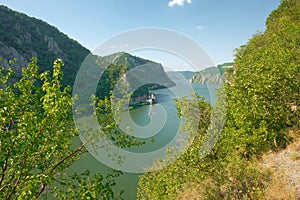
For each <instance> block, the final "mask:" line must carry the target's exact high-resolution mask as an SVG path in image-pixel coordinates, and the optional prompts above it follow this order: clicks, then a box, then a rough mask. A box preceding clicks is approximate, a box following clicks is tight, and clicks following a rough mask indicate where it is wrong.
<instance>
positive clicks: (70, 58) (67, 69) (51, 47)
mask: <svg viewBox="0 0 300 200" xmlns="http://www.w3.org/2000/svg"><path fill="white" fill-rule="evenodd" d="M88 55H89V56H88ZM87 56H88V58H89V60H88V62H89V65H94V66H95V65H97V66H98V65H99V66H100V67H101V68H103V70H105V67H106V66H108V65H109V67H110V69H106V72H105V73H104V74H103V75H104V76H106V75H109V74H110V76H109V77H108V79H107V80H104V81H103V80H102V79H101V81H102V83H101V81H100V86H99V87H98V91H99V90H101V89H102V91H101V94H102V97H103V95H106V96H107V95H109V91H110V89H112V87H110V86H111V85H112V84H113V83H115V81H116V79H117V78H120V74H121V69H125V71H128V70H131V69H133V68H135V67H137V66H141V65H144V66H145V65H146V67H148V70H146V71H147V72H146V71H144V72H142V70H139V73H138V74H136V76H132V77H131V79H137V80H139V79H140V80H142V79H143V78H145V77H147V76H148V75H149V74H156V75H157V76H156V79H155V80H154V81H153V82H154V83H155V82H158V83H163V85H165V86H167V87H169V86H172V85H174V83H173V82H172V81H171V80H170V79H169V78H168V76H166V74H165V72H164V71H163V67H162V66H161V65H160V64H158V63H155V62H153V61H150V60H146V59H143V58H139V57H136V56H133V55H130V54H128V53H124V52H119V53H116V54H112V55H108V56H103V57H100V56H95V55H92V54H91V52H90V51H89V50H88V49H86V48H85V47H83V46H81V45H80V44H79V43H78V42H77V41H75V40H73V39H71V38H69V37H68V36H67V35H66V34H64V33H62V32H60V31H59V30H58V29H57V28H55V27H53V26H51V25H49V24H47V23H46V22H44V21H42V20H39V19H36V18H33V17H29V16H27V15H25V14H23V13H19V12H16V11H13V10H11V9H9V8H7V7H5V6H1V5H0V58H1V60H0V66H2V67H5V68H8V67H10V64H9V61H10V60H13V59H14V58H17V61H16V63H15V64H14V65H12V66H11V67H12V68H13V69H14V70H15V71H16V78H15V81H16V80H18V79H19V78H20V77H21V72H22V68H23V67H26V66H27V64H28V62H30V61H31V59H32V57H37V58H38V65H39V67H40V72H42V71H46V70H49V71H50V72H51V71H52V66H53V61H54V60H55V59H57V58H60V59H62V60H63V61H64V63H65V66H64V67H63V68H62V70H63V72H64V79H63V84H64V85H71V86H72V85H73V83H74V81H75V78H76V75H77V72H78V69H79V67H80V66H81V65H82V63H83V61H84V60H85V59H86V58H87ZM124 67H125V68H124ZM106 73H108V74H106ZM96 76H97V74H96ZM153 77H155V76H153ZM107 81H108V82H107ZM101 84H102V86H103V87H102V88H101ZM161 87H162V86H159V85H158V84H149V85H147V86H144V88H143V92H141V90H139V91H138V92H137V93H136V94H135V95H136V96H137V95H140V94H141V93H143V95H144V94H146V92H147V91H148V90H149V89H158V88H161ZM98 93H99V92H98Z"/></svg>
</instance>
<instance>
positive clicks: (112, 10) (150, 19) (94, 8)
mask: <svg viewBox="0 0 300 200" xmlns="http://www.w3.org/2000/svg"><path fill="white" fill-rule="evenodd" d="M279 3H280V0H59V1H58V0H51V1H49V0H21V1H20V0H0V4H2V5H6V6H8V7H9V8H11V9H13V10H17V11H20V12H23V13H25V14H27V15H29V16H33V17H36V18H39V19H42V20H44V21H46V22H47V23H49V24H51V25H54V26H56V27H57V28H58V29H59V30H60V31H62V32H64V33H66V34H67V35H68V36H69V37H71V38H73V39H75V40H77V41H78V42H79V43H81V44H82V45H83V46H85V47H86V48H88V49H90V50H94V49H95V48H96V47H97V46H98V45H99V44H101V43H102V42H103V41H105V40H107V39H109V38H110V37H112V36H114V35H117V34H119V33H120V32H124V31H128V30H131V29H135V28H143V27H160V28H168V29H171V30H175V31H178V32H180V33H183V34H185V35H187V36H189V37H190V38H191V39H193V40H195V41H196V42H197V43H198V44H199V45H201V46H202V47H203V48H204V49H205V51H206V52H207V54H208V55H209V56H210V58H211V59H212V61H213V62H214V63H215V64H220V63H223V62H227V61H232V60H233V54H234V52H233V50H234V49H235V48H237V47H239V46H240V45H242V44H244V43H246V42H247V41H248V39H249V38H250V37H251V36H252V35H253V34H254V33H256V31H257V30H259V31H263V30H264V29H265V20H266V18H267V17H268V15H269V14H270V12H271V11H272V10H274V9H276V8H277V7H278V5H279ZM137 54H138V55H139V53H137ZM140 55H142V56H145V57H148V58H150V59H154V60H156V61H161V62H162V63H163V64H165V65H170V66H171V65H174V66H175V68H176V67H177V68H178V67H180V66H179V65H182V64H183V62H182V63H180V61H178V60H177V61H174V60H176V59H173V60H172V61H171V60H170V57H168V56H165V55H163V54H160V53H157V52H156V53H153V52H141V53H140ZM167 58H168V59H169V60H168V59H167ZM164 59H165V60H164ZM176 65H177V66H176Z"/></svg>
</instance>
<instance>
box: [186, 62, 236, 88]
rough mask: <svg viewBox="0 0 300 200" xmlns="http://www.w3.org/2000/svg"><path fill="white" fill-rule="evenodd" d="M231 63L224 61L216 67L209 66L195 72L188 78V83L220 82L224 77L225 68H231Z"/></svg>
mask: <svg viewBox="0 0 300 200" xmlns="http://www.w3.org/2000/svg"><path fill="white" fill-rule="evenodd" d="M232 66H233V63H224V64H220V65H217V66H216V67H209V68H206V69H204V70H202V71H200V72H197V73H195V74H194V75H193V76H192V77H191V78H190V79H189V82H190V83H201V84H220V83H222V82H223V81H224V80H225V79H226V72H227V70H229V69H231V68H232Z"/></svg>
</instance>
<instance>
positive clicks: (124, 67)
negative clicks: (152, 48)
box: [97, 52, 175, 101]
mask: <svg viewBox="0 0 300 200" xmlns="http://www.w3.org/2000/svg"><path fill="white" fill-rule="evenodd" d="M97 63H101V64H100V65H104V64H105V66H108V67H107V68H106V69H105V71H104V73H103V75H102V77H101V80H103V81H102V83H100V86H99V88H98V92H97V96H107V95H108V93H109V92H110V90H112V89H114V87H115V83H116V82H117V81H118V80H119V79H120V78H121V77H122V76H123V74H124V73H125V72H128V73H127V74H126V76H124V78H125V80H126V81H127V83H129V85H130V88H132V89H133V90H136V91H135V92H134V93H133V95H132V101H137V100H138V99H139V100H141V101H144V100H146V99H147V97H148V94H149V90H156V89H161V88H166V87H172V86H174V85H175V83H174V82H173V81H171V80H170V78H169V77H168V76H167V75H166V73H165V71H164V70H163V66H162V65H161V64H160V63H156V62H153V61H151V60H147V59H143V58H140V57H137V56H133V55H131V54H129V53H125V52H117V53H114V54H111V55H108V56H103V57H99V58H98V61H97Z"/></svg>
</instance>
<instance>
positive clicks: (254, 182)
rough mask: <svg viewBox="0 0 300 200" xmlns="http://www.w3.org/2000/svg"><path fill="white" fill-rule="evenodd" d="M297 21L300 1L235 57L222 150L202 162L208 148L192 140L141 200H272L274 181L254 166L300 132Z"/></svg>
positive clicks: (152, 176)
mask: <svg viewBox="0 0 300 200" xmlns="http://www.w3.org/2000/svg"><path fill="white" fill-rule="evenodd" d="M299 21H300V1H298V0H284V1H282V3H281V5H280V6H279V8H278V9H277V10H275V11H273V12H272V13H271V14H270V16H269V18H268V20H267V29H266V31H265V32H264V33H260V34H256V35H254V36H253V38H252V39H250V40H249V42H248V43H247V44H246V45H244V46H242V47H240V48H239V49H238V50H237V53H236V59H235V64H234V73H233V74H232V75H231V77H230V78H229V79H228V82H227V83H226V84H225V85H224V88H225V93H222V92H221V93H220V94H219V95H221V99H222V98H223V99H226V102H227V103H226V123H225V127H224V129H223V131H222V134H221V135H220V138H219V141H218V143H217V145H216V146H215V148H214V149H213V150H212V151H211V152H210V154H209V155H208V156H206V157H205V158H201V157H199V151H198V150H197V149H199V147H200V146H201V145H203V141H201V140H195V141H194V143H193V144H192V145H191V147H190V148H189V149H188V151H187V152H186V153H185V154H183V155H182V156H181V157H180V158H179V159H178V160H177V161H176V162H174V163H173V164H171V165H170V166H168V167H167V168H165V169H163V170H162V171H159V172H149V173H146V174H145V175H144V176H142V177H141V179H140V182H139V186H140V188H139V194H138V197H139V199H145V200H146V199H197V198H199V199H264V198H265V199H267V198H266V196H267V195H268V194H266V192H268V191H267V190H266V188H267V187H268V185H269V184H270V182H272V181H273V179H274V178H273V176H272V175H271V174H270V173H269V172H266V171H264V170H262V169H260V168H259V167H258V166H257V158H259V156H260V155H261V154H262V153H264V152H266V151H269V150H271V149H277V148H279V147H285V146H286V144H287V143H288V142H290V140H289V137H288V135H287V134H286V131H287V129H291V128H299V114H300V109H299V105H300V83H299V81H300V79H299V77H300V49H299V46H300V24H299ZM221 104H222V102H221ZM219 105H220V104H219ZM219 105H218V103H217V106H219ZM180 109H185V108H184V106H182V104H180ZM191 114H192V113H191ZM198 117H200V116H198ZM184 120H185V119H184ZM186 130H188V126H187V127H186ZM198 134H199V135H203V134H204V132H203V130H201V129H199V132H198ZM195 150H196V151H195Z"/></svg>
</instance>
